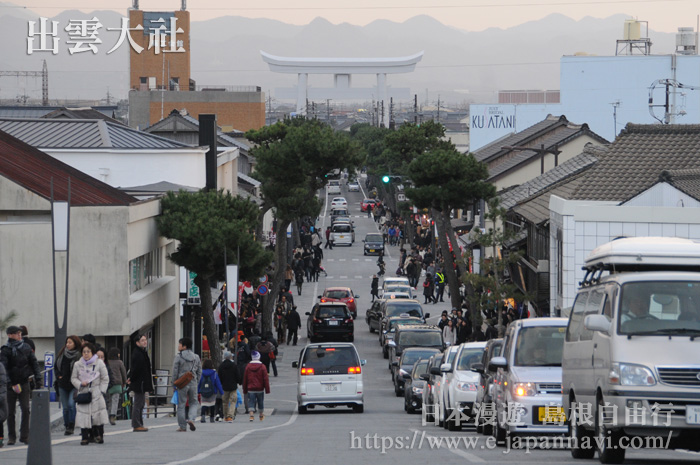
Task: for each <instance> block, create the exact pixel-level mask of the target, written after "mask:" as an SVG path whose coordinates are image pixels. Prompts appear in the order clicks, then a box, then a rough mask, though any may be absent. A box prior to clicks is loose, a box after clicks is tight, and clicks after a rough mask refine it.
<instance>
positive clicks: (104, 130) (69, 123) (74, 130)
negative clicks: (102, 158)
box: [0, 118, 189, 149]
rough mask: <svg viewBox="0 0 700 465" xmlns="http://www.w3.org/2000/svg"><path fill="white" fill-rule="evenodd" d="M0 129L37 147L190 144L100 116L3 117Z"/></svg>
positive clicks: (162, 147)
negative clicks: (59, 117)
mask: <svg viewBox="0 0 700 465" xmlns="http://www.w3.org/2000/svg"><path fill="white" fill-rule="evenodd" d="M0 130H2V131H5V132H7V133H8V134H11V135H12V136H14V137H17V138H18V139H21V140H22V141H24V142H26V143H27V144H29V145H32V146H34V147H40V148H43V149H54V148H121V149H176V148H182V147H189V145H187V144H183V143H181V142H176V141H172V140H170V139H166V138H164V137H160V136H156V135H153V134H148V133H145V132H141V131H137V130H135V129H132V128H129V127H127V126H123V125H121V124H116V123H111V122H108V121H104V120H101V119H89V120H83V119H43V118H35V119H23V118H0Z"/></svg>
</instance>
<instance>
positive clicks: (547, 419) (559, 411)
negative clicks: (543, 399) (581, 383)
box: [539, 407, 566, 423]
mask: <svg viewBox="0 0 700 465" xmlns="http://www.w3.org/2000/svg"><path fill="white" fill-rule="evenodd" d="M539 419H540V422H542V423H564V422H566V414H565V413H564V408H563V407H549V408H547V407H540V410H539Z"/></svg>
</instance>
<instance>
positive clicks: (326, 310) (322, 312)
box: [317, 307, 346, 318]
mask: <svg viewBox="0 0 700 465" xmlns="http://www.w3.org/2000/svg"><path fill="white" fill-rule="evenodd" d="M317 317H318V318H345V317H346V310H345V307H319V309H318V314H317Z"/></svg>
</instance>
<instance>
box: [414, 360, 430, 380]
mask: <svg viewBox="0 0 700 465" xmlns="http://www.w3.org/2000/svg"><path fill="white" fill-rule="evenodd" d="M427 372H428V361H427V360H421V361H420V362H418V364H417V365H416V369H415V370H414V371H413V379H420V375H422V374H425V373H427Z"/></svg>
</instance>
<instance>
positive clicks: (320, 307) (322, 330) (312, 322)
mask: <svg viewBox="0 0 700 465" xmlns="http://www.w3.org/2000/svg"><path fill="white" fill-rule="evenodd" d="M306 314H307V315H308V316H309V318H308V320H307V321H306V332H307V335H308V337H309V341H310V342H316V341H318V340H319V339H329V340H330V339H344V340H346V341H348V342H352V341H353V340H354V339H355V324H354V322H353V319H352V314H351V313H350V310H348V306H347V305H345V304H344V303H341V302H327V303H322V304H316V305H314V308H313V309H312V310H311V311H310V312H306Z"/></svg>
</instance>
